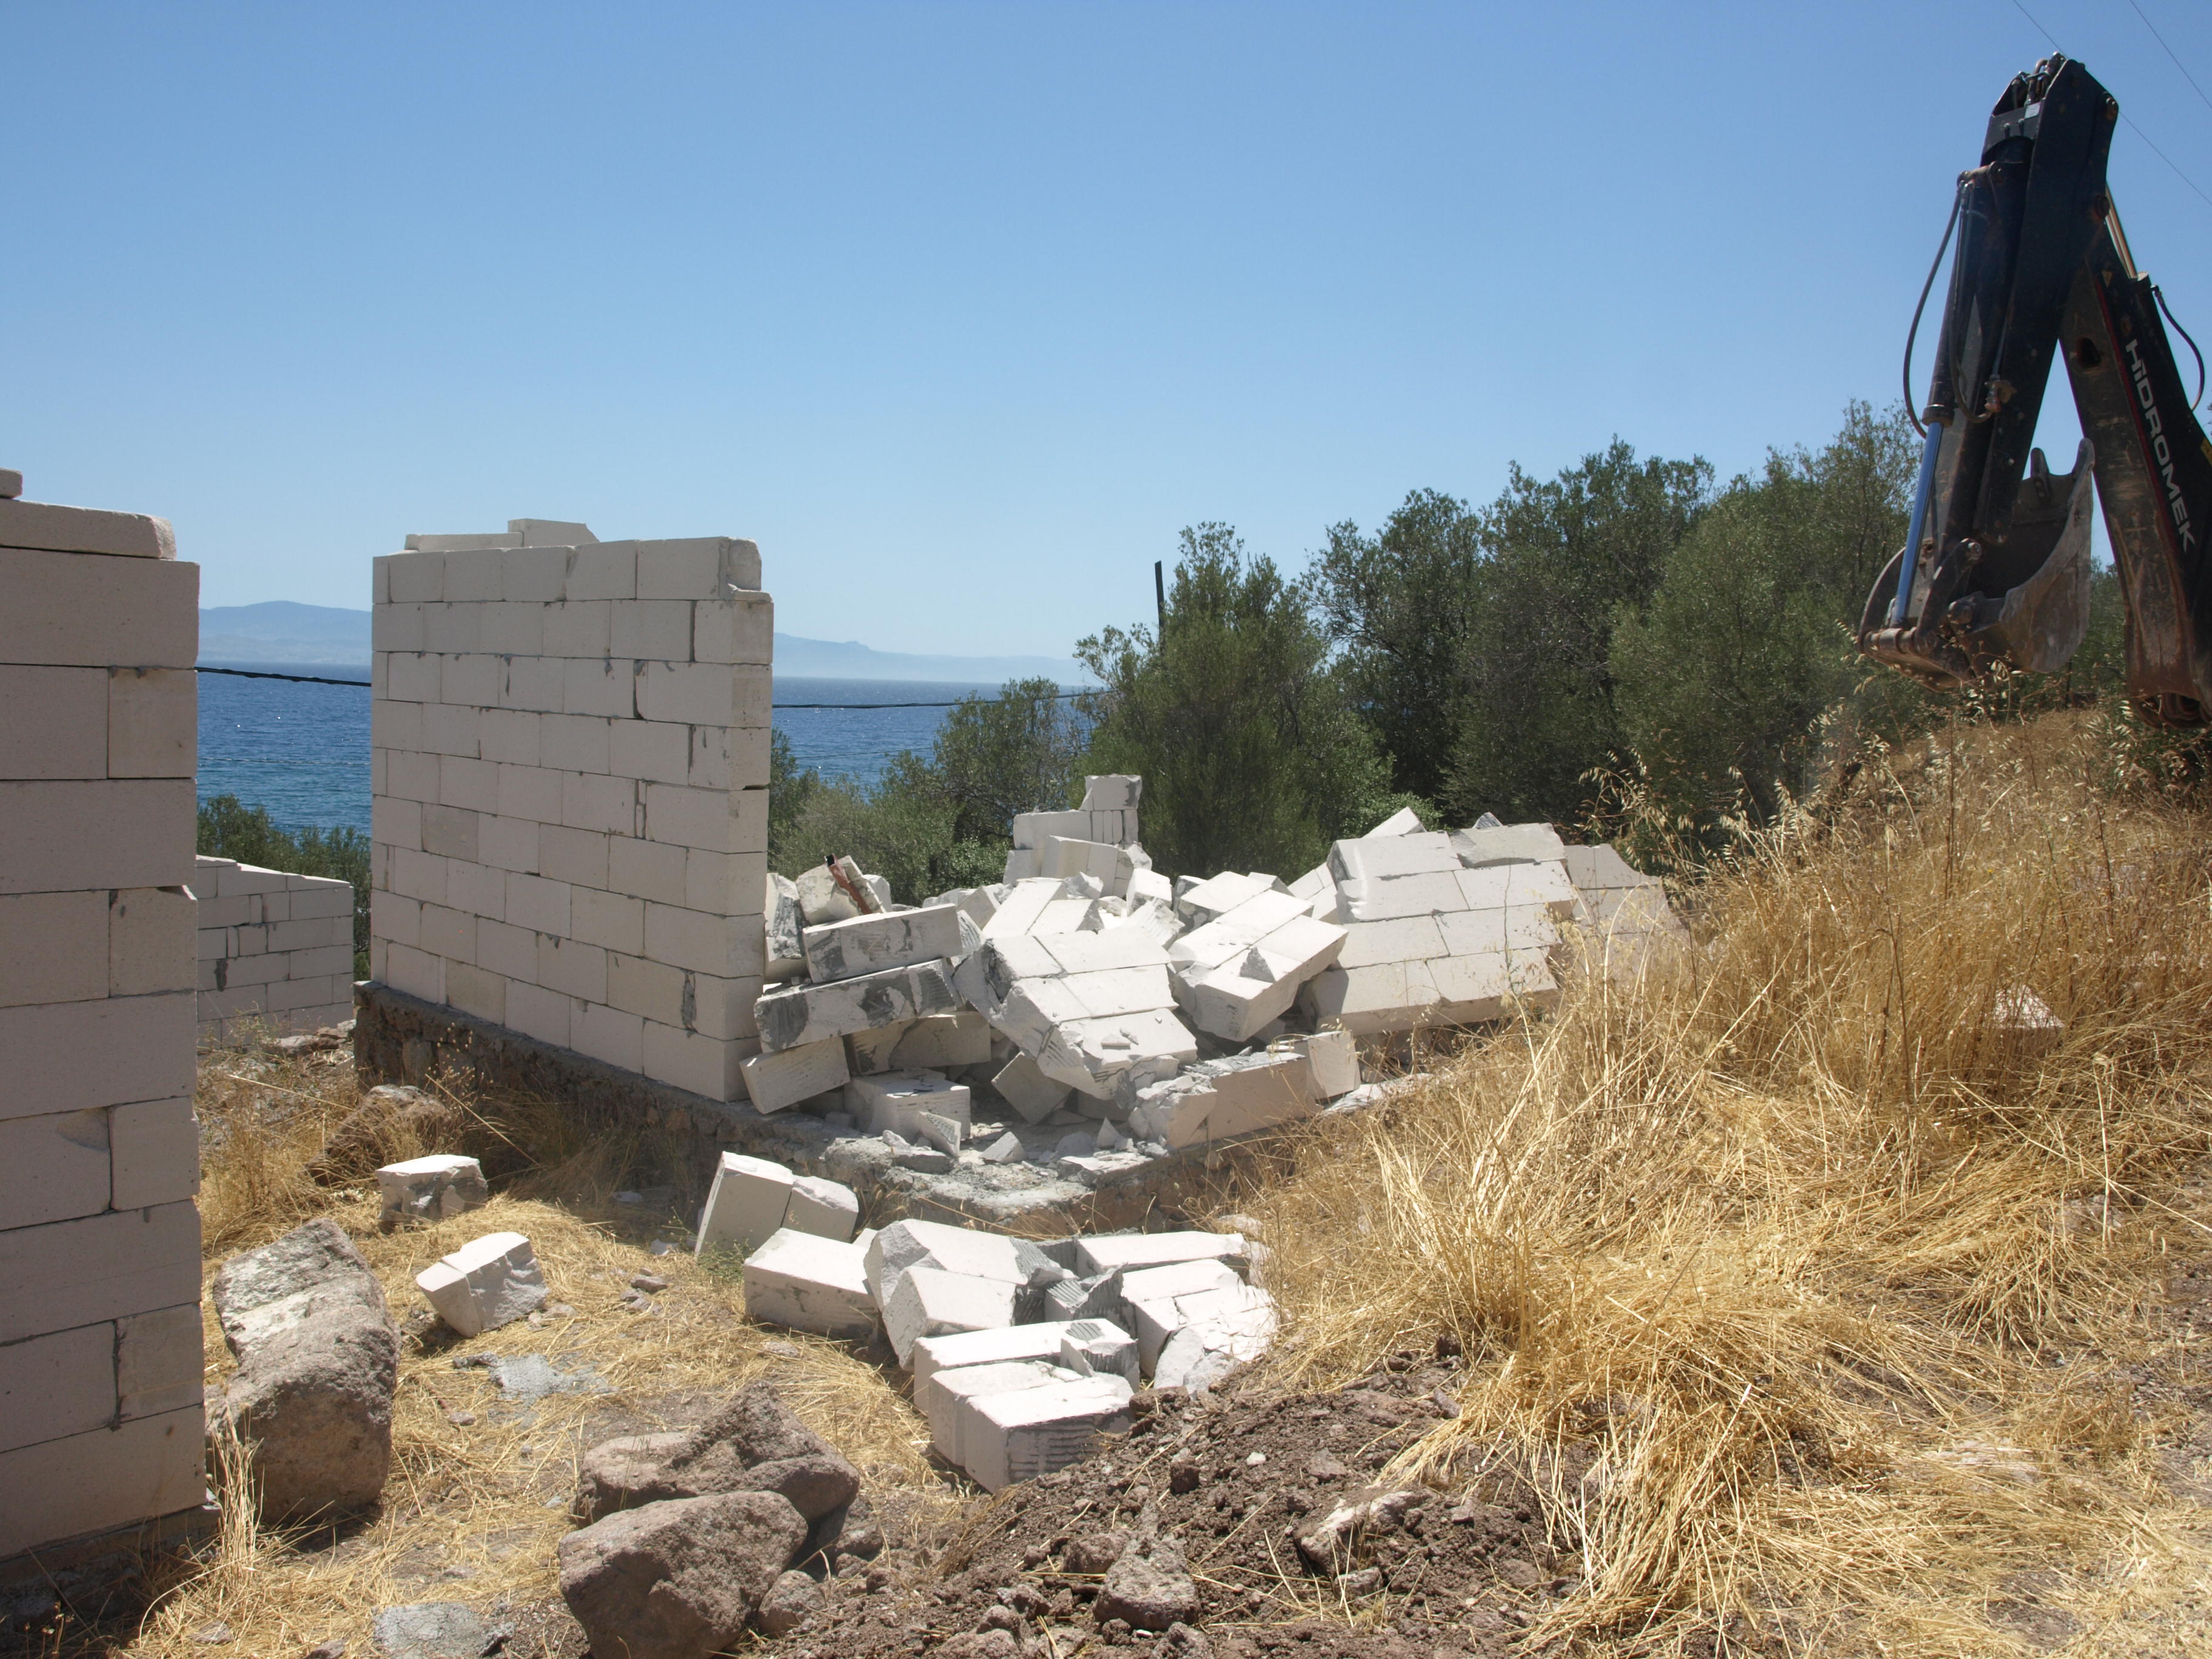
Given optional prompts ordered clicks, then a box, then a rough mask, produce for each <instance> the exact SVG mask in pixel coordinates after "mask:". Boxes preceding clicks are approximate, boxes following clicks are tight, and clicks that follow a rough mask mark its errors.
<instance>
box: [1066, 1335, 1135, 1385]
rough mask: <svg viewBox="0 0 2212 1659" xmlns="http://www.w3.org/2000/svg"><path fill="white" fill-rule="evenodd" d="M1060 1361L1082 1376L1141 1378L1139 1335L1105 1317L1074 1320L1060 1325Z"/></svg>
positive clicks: (1126, 1379)
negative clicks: (1139, 1370)
mask: <svg viewBox="0 0 2212 1659" xmlns="http://www.w3.org/2000/svg"><path fill="white" fill-rule="evenodd" d="M1060 1333H1061V1334H1060V1364H1062V1365H1064V1366H1066V1368H1067V1369H1068V1370H1072V1371H1073V1372H1075V1373H1076V1375H1078V1376H1118V1377H1121V1378H1122V1379H1123V1380H1125V1381H1126V1382H1127V1383H1130V1384H1132V1385H1134V1384H1135V1383H1136V1381H1137V1339H1136V1338H1134V1337H1133V1336H1131V1335H1130V1334H1128V1333H1127V1331H1125V1330H1123V1329H1122V1328H1121V1327H1120V1326H1119V1325H1116V1324H1115V1323H1113V1322H1111V1321H1109V1320H1104V1319H1077V1320H1071V1321H1070V1322H1067V1323H1066V1324H1065V1325H1062V1326H1061V1327H1060Z"/></svg>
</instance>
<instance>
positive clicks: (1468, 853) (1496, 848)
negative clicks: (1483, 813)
mask: <svg viewBox="0 0 2212 1659" xmlns="http://www.w3.org/2000/svg"><path fill="white" fill-rule="evenodd" d="M1451 844H1452V850H1453V851H1455V852H1456V853H1457V854H1459V861H1460V862H1461V863H1462V864H1463V865H1465V866H1467V867H1468V869H1470V870H1480V869H1481V868H1482V867H1483V866H1486V865H1491V864H1555V863H1558V862H1559V860H1562V859H1564V858H1565V856H1566V852H1567V849H1566V846H1565V843H1564V842H1561V841H1560V839H1559V833H1558V832H1557V831H1556V830H1554V829H1553V828H1552V826H1551V825H1550V824H1548V823H1506V824H1500V825H1499V826H1498V828H1496V829H1455V830H1454V831H1452V836H1451Z"/></svg>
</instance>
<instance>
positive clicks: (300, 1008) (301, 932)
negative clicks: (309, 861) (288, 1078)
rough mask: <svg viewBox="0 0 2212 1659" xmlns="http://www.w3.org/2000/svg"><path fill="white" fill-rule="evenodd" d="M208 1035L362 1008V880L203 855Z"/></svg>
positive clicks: (331, 1018)
mask: <svg viewBox="0 0 2212 1659" xmlns="http://www.w3.org/2000/svg"><path fill="white" fill-rule="evenodd" d="M192 893H193V896H195V897H197V899H198V900H199V936H198V939H199V975H200V978H199V989H200V996H199V1027H200V1035H201V1036H203V1037H206V1038H210V1039H211V1040H213V1041H215V1042H228V1041H230V1040H231V1039H232V1038H234V1037H238V1036H245V1035H246V1033H247V1032H249V1031H256V1030H263V1031H313V1030H319V1028H321V1027H323V1026H325V1025H336V1024H340V1023H341V1022H343V1021H345V1020H349V1019H351V1018H353V884H352V883H350V882H344V881H340V880H338V879H337V878H335V877H332V876H301V875H295V874H294V873H292V872H290V871H289V870H264V869H262V868H261V867H260V866H258V865H252V864H240V862H239V861H238V860H236V859H211V858H206V857H202V858H201V859H200V860H199V861H198V869H197V873H196V874H195V875H194V876H193V878H192Z"/></svg>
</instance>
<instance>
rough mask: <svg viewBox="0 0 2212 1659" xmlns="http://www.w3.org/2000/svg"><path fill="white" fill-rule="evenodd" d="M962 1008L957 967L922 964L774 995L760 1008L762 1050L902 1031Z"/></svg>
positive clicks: (787, 989)
mask: <svg viewBox="0 0 2212 1659" xmlns="http://www.w3.org/2000/svg"><path fill="white" fill-rule="evenodd" d="M958 1006H959V1000H958V998H957V997H956V996H955V995H954V994H953V990H952V980H951V963H948V962H945V961H933V962H926V963H919V964H917V965H915V966H914V967H909V968H893V969H886V970H884V972H882V973H875V974H862V975H859V976H857V977H855V978H853V979H846V980H839V981H836V982H835V983H834V984H829V985H811V984H809V985H793V986H789V987H785V988H782V989H781V990H775V991H770V992H769V993H768V994H766V995H764V996H763V997H762V998H761V999H760V1000H759V1001H758V1002H757V1003H756V1004H755V1005H754V1007H753V1017H754V1018H755V1020H756V1021H757V1023H758V1024H759V1027H760V1038H761V1047H762V1048H764V1049H766V1050H768V1051H769V1053H771V1054H775V1053H777V1052H779V1051H781V1050H782V1049H785V1048H797V1047H799V1045H800V1044H801V1043H806V1042H821V1041H822V1040H823V1039H824V1038H826V1037H834V1036H845V1035H846V1034H847V1033H848V1032H852V1031H866V1030H872V1029H874V1028H876V1027H878V1026H884V1025H896V1024H901V1023H902V1022H904V1021H907V1020H913V1019H920V1018H922V1017H923V1016H925V1015H928V1014H949V1013H951V1012H953V1011H954V1010H955V1009H957V1007H958Z"/></svg>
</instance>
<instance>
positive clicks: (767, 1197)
mask: <svg viewBox="0 0 2212 1659" xmlns="http://www.w3.org/2000/svg"><path fill="white" fill-rule="evenodd" d="M792 1180H793V1177H792V1173H791V1171H790V1170H787V1169H785V1168H784V1167H783V1165H782V1164H771V1163H770V1162H769V1160H768V1159H766V1158H748V1157H747V1156H746V1155H745V1154H744V1153H743V1152H724V1153H723V1154H722V1158H721V1162H720V1164H717V1165H716V1166H715V1170H714V1185H713V1186H712V1187H710V1188H708V1191H707V1203H706V1206H705V1207H704V1208H703V1209H702V1210H701V1211H700V1212H699V1236H698V1239H697V1242H696V1243H694V1244H693V1245H692V1247H691V1254H692V1255H703V1254H704V1253H705V1252H706V1250H707V1249H708V1247H709V1246H712V1245H717V1244H726V1245H729V1246H731V1247H732V1248H734V1249H738V1250H744V1251H750V1250H755V1249H759V1248H760V1246H761V1245H762V1244H763V1243H766V1242H767V1241H768V1238H769V1235H770V1234H772V1233H775V1232H776V1231H779V1230H781V1228H782V1226H783V1224H784V1217H785V1215H786V1213H787V1212H788V1211H789V1209H790V1207H791V1188H792Z"/></svg>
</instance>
